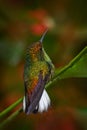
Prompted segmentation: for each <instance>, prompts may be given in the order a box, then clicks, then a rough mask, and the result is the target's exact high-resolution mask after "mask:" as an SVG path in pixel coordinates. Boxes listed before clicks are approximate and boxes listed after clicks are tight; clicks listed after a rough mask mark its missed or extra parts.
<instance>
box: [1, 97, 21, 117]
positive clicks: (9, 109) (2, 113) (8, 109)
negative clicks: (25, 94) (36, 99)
mask: <svg viewBox="0 0 87 130" xmlns="http://www.w3.org/2000/svg"><path fill="white" fill-rule="evenodd" d="M21 102H22V98H20V99H19V100H18V101H16V102H15V103H13V104H12V105H11V106H9V107H8V108H6V109H5V110H4V111H2V112H1V113H0V118H1V117H4V116H5V115H6V114H7V113H9V112H10V111H11V110H12V109H14V108H15V107H16V106H17V105H18V104H19V103H21Z"/></svg>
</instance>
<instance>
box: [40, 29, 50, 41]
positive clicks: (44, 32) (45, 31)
mask: <svg viewBox="0 0 87 130" xmlns="http://www.w3.org/2000/svg"><path fill="white" fill-rule="evenodd" d="M47 31H48V29H46V31H45V32H44V33H43V35H42V37H41V39H40V40H39V42H40V43H42V42H43V39H44V37H45V35H46V33H47Z"/></svg>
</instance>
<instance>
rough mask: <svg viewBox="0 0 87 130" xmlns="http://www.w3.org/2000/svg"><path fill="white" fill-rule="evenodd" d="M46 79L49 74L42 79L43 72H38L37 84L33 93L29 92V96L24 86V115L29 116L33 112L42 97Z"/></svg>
mask: <svg viewBox="0 0 87 130" xmlns="http://www.w3.org/2000/svg"><path fill="white" fill-rule="evenodd" d="M48 77H49V74H47V75H46V76H45V77H44V78H43V71H40V73H39V78H38V79H39V80H38V82H37V85H36V86H35V87H34V89H33V91H32V92H31V94H29V91H28V88H27V87H26V84H25V104H26V109H25V113H27V114H30V113H32V112H33V111H34V110H35V108H36V106H37V105H38V103H39V101H40V98H41V96H42V93H43V90H44V87H45V84H46V82H47V80H48Z"/></svg>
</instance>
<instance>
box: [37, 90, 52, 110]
mask: <svg viewBox="0 0 87 130" xmlns="http://www.w3.org/2000/svg"><path fill="white" fill-rule="evenodd" d="M50 102H51V101H50V98H49V96H48V94H47V92H46V90H44V91H43V94H42V96H41V99H40V101H39V109H38V112H43V111H47V109H48V107H49V106H50Z"/></svg>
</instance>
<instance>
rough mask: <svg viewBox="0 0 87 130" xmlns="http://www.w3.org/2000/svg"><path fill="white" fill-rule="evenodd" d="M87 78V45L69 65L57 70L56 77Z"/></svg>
mask: <svg viewBox="0 0 87 130" xmlns="http://www.w3.org/2000/svg"><path fill="white" fill-rule="evenodd" d="M71 77H77V78H78V77H83V78H87V47H85V48H84V49H83V50H82V51H81V52H80V53H79V54H78V55H77V56H76V57H75V58H74V59H73V60H72V61H71V62H70V63H69V64H68V65H66V66H65V67H64V68H62V69H60V70H57V72H56V78H59V79H64V78H71Z"/></svg>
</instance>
